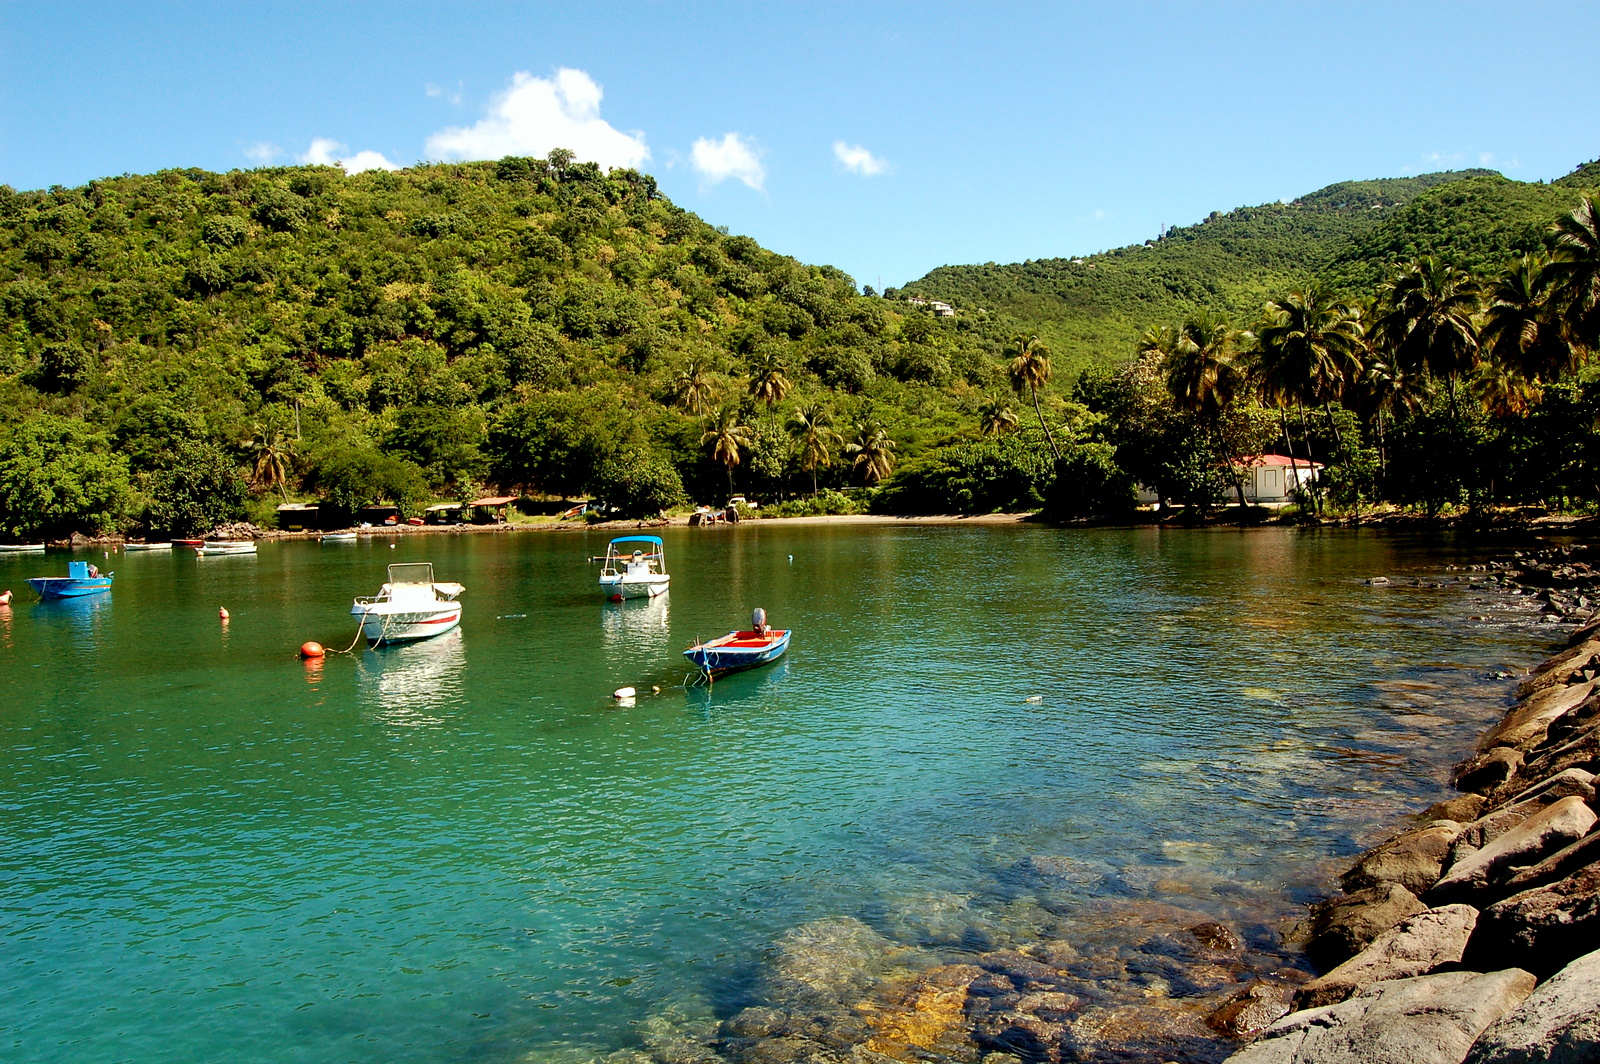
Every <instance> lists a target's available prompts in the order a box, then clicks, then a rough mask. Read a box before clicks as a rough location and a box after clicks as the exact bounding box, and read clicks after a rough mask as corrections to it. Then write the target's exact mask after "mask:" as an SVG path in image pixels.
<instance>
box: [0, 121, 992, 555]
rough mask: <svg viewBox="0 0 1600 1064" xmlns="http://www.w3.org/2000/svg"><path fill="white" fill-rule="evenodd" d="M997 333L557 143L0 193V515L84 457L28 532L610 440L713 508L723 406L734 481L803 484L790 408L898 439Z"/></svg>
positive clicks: (408, 487)
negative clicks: (188, 495) (95, 482)
mask: <svg viewBox="0 0 1600 1064" xmlns="http://www.w3.org/2000/svg"><path fill="white" fill-rule="evenodd" d="M1004 340H1005V338H1004V337H1003V336H1000V335H998V334H992V333H991V331H989V330H987V328H986V326H985V325H984V324H983V323H981V322H975V321H973V320H971V319H963V320H959V321H952V320H949V319H941V318H938V317H937V316H935V315H934V314H932V313H931V312H929V311H927V310H925V309H920V308H917V307H914V306H911V305H909V304H904V303H901V304H891V303H890V302H889V301H887V300H884V299H880V298H872V297H867V296H863V295H862V294H861V293H859V292H858V291H857V290H856V288H855V285H854V283H853V282H852V281H851V279H850V278H849V277H847V276H845V275H844V274H843V273H841V272H840V271H838V270H836V269H833V268H831V267H827V266H808V265H804V264H802V263H799V262H796V261H795V260H794V259H791V258H788V257H785V256H783V255H779V254H775V253H773V252H770V251H768V250H766V249H764V248H762V247H761V246H760V245H758V244H757V243H756V242H755V241H754V240H752V239H750V238H748V237H741V236H730V235H728V234H727V233H726V232H725V231H720V230H718V229H715V228H713V227H712V226H710V225H708V224H706V223H705V222H704V221H702V220H701V219H699V218H698V217H696V216H695V215H693V214H691V213H688V212H686V211H684V210H681V209H680V208H678V207H676V206H674V205H673V204H672V203H670V202H669V201H667V200H666V199H665V198H663V197H662V196H661V195H660V194H659V192H658V191H657V189H656V187H655V182H654V180H653V179H651V178H650V177H648V176H646V175H642V174H639V173H635V172H633V171H623V170H613V171H611V172H610V173H609V174H606V173H602V172H601V171H600V170H599V169H598V168H597V167H595V166H594V165H593V164H584V163H573V162H572V161H571V160H570V158H568V157H567V153H563V152H555V153H552V157H551V159H550V160H542V159H523V158H509V159H505V160H501V161H500V162H498V163H492V162H491V163H477V164H459V165H433V166H419V167H416V168H414V169H410V170H407V171H403V172H398V173H386V172H381V171H374V172H368V173H361V174H355V175H350V176H346V175H345V174H344V173H343V171H341V170H339V169H335V168H327V167H297V168H281V169H263V170H255V171H248V172H239V171H235V172H231V173H208V172H205V171H202V170H169V171H164V172H161V173H157V174H153V175H149V176H124V177H118V178H111V179H107V180H102V181H95V182H92V183H90V184H89V185H87V186H84V187H81V188H61V187H56V188H52V189H50V190H48V191H37V192H18V191H15V190H13V189H10V188H7V187H3V186H0V442H4V441H5V440H6V439H9V440H10V442H11V447H10V450H9V452H4V448H0V452H4V453H0V523H4V521H9V522H10V524H11V526H12V527H13V528H14V529H21V526H20V525H18V523H17V522H18V521H21V520H23V518H21V517H18V516H17V515H18V514H23V513H25V512H26V511H28V509H29V507H30V506H46V508H48V506H54V505H56V504H57V503H60V504H61V505H62V506H66V503H64V502H61V501H60V500H59V499H56V498H55V496H54V495H50V498H49V499H46V497H45V496H46V495H49V494H50V492H52V491H54V490H55V489H53V488H50V487H49V485H48V484H47V483H46V481H48V480H49V478H50V477H56V478H57V479H58V480H59V479H60V478H62V477H67V473H66V472H65V471H66V470H68V469H75V468H78V466H81V465H83V461H87V459H84V460H83V461H79V458H78V457H72V456H80V457H81V456H82V455H94V456H103V457H104V458H105V461H106V462H107V463H109V464H110V465H113V466H115V465H118V464H119V463H121V464H122V465H124V466H125V467H126V468H125V474H126V475H125V476H123V477H122V478H121V482H119V483H120V486H119V487H118V488H117V490H116V491H115V492H112V494H113V495H115V496H116V497H115V498H111V497H108V498H106V499H104V500H101V501H98V502H96V501H93V500H91V501H89V502H82V503H81V504H79V505H78V510H79V516H78V517H75V518H72V519H70V520H69V519H68V518H66V517H63V518H62V521H61V522H58V523H57V524H55V525H51V524H50V522H49V521H46V522H45V525H43V526H40V527H38V528H32V529H26V530H24V531H29V532H30V534H33V533H37V534H43V533H44V532H48V531H51V530H52V529H54V530H60V529H61V528H65V527H67V526H68V525H72V527H83V526H85V525H89V526H96V525H98V526H102V527H104V526H107V525H109V524H116V523H119V522H120V523H127V522H128V521H133V522H135V524H137V523H139V522H141V521H142V522H143V523H145V524H147V525H149V526H150V527H152V528H155V527H158V526H161V525H163V524H164V523H170V524H177V523H185V522H187V523H196V522H198V521H200V520H201V517H200V516H193V517H192V518H184V517H183V516H182V513H180V511H182V508H183V507H184V506H189V505H191V504H194V505H198V503H195V502H194V500H187V501H185V500H183V499H175V495H176V494H179V493H180V492H179V489H180V488H182V487H183V486H184V485H186V484H191V483H198V482H199V481H200V480H203V479H205V478H206V477H210V478H211V480H213V481H215V482H216V483H218V484H220V483H223V482H227V481H228V478H229V476H230V474H229V472H228V470H231V469H233V468H241V469H245V470H247V471H249V473H250V475H251V479H252V480H253V481H254V486H255V491H256V494H257V495H258V496H259V495H261V494H262V493H263V491H264V490H266V489H273V490H274V491H275V493H276V494H279V495H282V494H284V493H290V494H293V493H297V492H298V493H302V494H304V495H312V494H320V495H322V496H324V497H336V498H342V499H345V500H347V501H350V502H358V501H362V500H363V499H370V498H374V497H377V498H384V497H388V498H398V497H401V496H405V497H406V498H407V500H408V501H412V502H414V501H415V500H416V499H418V498H424V497H426V496H427V495H429V494H430V493H431V494H435V495H443V496H445V497H450V496H452V495H457V494H462V493H469V492H471V491H473V490H476V486H478V485H483V484H485V483H488V484H494V485H497V486H499V487H502V488H507V489H511V488H523V489H527V490H530V491H546V492H551V493H566V492H573V493H576V492H583V491H586V490H593V489H594V487H595V484H596V482H597V480H598V479H599V478H600V473H601V471H602V469H603V468H604V467H605V466H606V463H607V462H608V461H610V460H612V459H619V458H621V457H624V456H626V457H627V458H628V459H629V461H628V463H627V466H628V468H630V469H633V470H638V469H646V470H655V471H656V472H658V473H661V474H662V476H661V477H657V478H656V479H657V481H658V482H660V481H662V480H663V478H664V480H665V481H666V482H675V481H676V480H678V479H681V480H682V481H683V482H684V484H685V485H686V486H687V488H688V491H689V494H690V495H692V496H695V497H698V498H701V499H705V500H708V501H709V500H711V499H713V498H714V497H716V496H717V495H719V494H723V493H725V492H726V491H727V486H728V485H727V480H728V471H727V470H726V469H724V468H723V467H722V465H720V464H718V463H717V462H715V461H714V460H713V459H712V458H710V457H708V450H707V448H706V447H704V446H702V444H701V435H702V432H703V431H704V429H705V425H706V419H707V418H708V417H710V416H712V415H714V414H715V413H717V412H718V411H719V410H721V409H722V408H723V407H724V406H725V405H728V404H732V405H733V407H734V408H735V409H734V416H735V418H736V420H735V421H734V427H736V428H739V429H740V431H741V432H743V433H744V434H745V437H746V438H745V439H744V442H743V443H742V444H741V445H740V447H739V458H740V462H739V466H738V468H737V469H736V470H735V471H734V472H735V474H736V477H735V479H736V482H737V483H738V484H739V485H740V486H743V485H745V484H750V485H752V486H754V485H759V486H760V488H761V489H762V490H763V491H774V490H778V489H779V488H781V487H783V486H785V483H786V482H785V478H788V479H789V480H790V481H792V482H793V486H798V484H799V482H800V480H801V479H802V476H801V475H800V474H799V473H798V472H797V471H796V470H795V468H794V459H793V456H792V454H791V444H790V438H789V435H788V433H787V431H786V428H785V424H784V419H785V418H787V416H788V415H789V413H790V411H791V410H792V409H793V408H795V407H796V406H797V405H800V404H805V403H812V404H817V403H820V404H821V405H822V406H823V408H824V414H825V416H826V417H829V418H831V419H832V420H833V421H834V423H835V424H836V425H837V426H838V430H839V431H840V432H842V433H848V432H849V431H851V430H853V429H854V428H856V427H857V426H859V425H867V426H868V427H874V426H882V427H884V428H886V429H887V431H888V433H889V434H890V436H892V438H893V439H895V440H896V441H898V444H899V447H900V453H901V455H902V456H903V455H905V454H907V453H915V452H916V450H917V449H918V448H919V447H920V446H921V445H922V442H923V441H925V440H929V439H933V438H937V437H941V436H944V435H947V434H949V433H950V432H953V431H956V430H957V429H958V428H965V427H966V426H967V425H968V424H969V423H970V422H971V421H972V418H973V412H974V411H975V409H976V407H977V405H978V403H979V402H980V401H981V399H982V394H981V391H982V389H984V388H990V387H995V386H999V387H1003V386H1004V384H1003V379H1002V375H1001V374H1000V371H999V369H998V364H999V357H1000V354H1001V347H1002V345H1003V343H1004ZM763 381H764V382H767V383H768V384H770V385H771V387H769V388H767V389H766V391H765V392H763V394H762V395H761V397H759V398H758V397H757V396H755V395H752V392H753V391H756V390H758V389H757V388H755V387H753V385H754V384H758V383H760V382H763ZM768 400H772V401H768ZM45 437H48V440H46V441H45V442H40V441H41V439H44V438H45ZM17 441H22V442H20V443H19V442H17ZM180 451H181V452H183V453H181V454H179V453H178V452H180ZM57 453H60V454H62V455H66V456H68V457H66V458H63V459H62V462H64V463H65V464H63V465H61V466H60V468H59V469H57V470H56V471H55V472H48V471H47V472H45V473H40V474H39V475H38V476H36V477H35V478H34V481H29V482H28V483H27V484H22V480H26V477H23V474H22V473H20V472H19V473H17V476H16V477H13V478H12V479H11V480H9V481H8V480H7V479H6V478H7V476H8V475H9V474H8V473H7V462H8V461H10V462H11V463H12V466H13V467H14V468H13V469H12V472H16V470H20V469H24V467H27V466H28V465H29V463H30V462H32V463H33V464H38V463H39V462H42V461H46V459H47V458H48V456H49V455H52V454H57ZM8 454H9V455H10V458H8V457H7V455H8ZM834 455H835V457H837V455H838V448H837V447H835V448H834ZM97 460H98V459H97ZM74 463H77V464H76V465H74ZM174 463H177V465H174ZM90 464H92V463H90ZM830 475H831V476H833V477H834V478H835V480H836V482H837V481H838V480H839V478H840V477H841V476H842V475H841V474H839V473H837V472H835V473H832V474H830V473H829V471H828V470H827V469H824V471H823V474H822V478H823V482H824V483H826V482H827V481H828V479H829V477H830ZM18 478H22V479H21V480H19V479H18ZM112 479H113V480H116V479H117V477H112ZM804 479H806V480H809V478H808V477H807V478H804ZM6 484H11V485H12V487H11V488H7V487H5V485H6ZM18 484H22V486H21V487H18V486H17V485H18ZM30 485H31V486H30ZM611 487H612V488H613V489H614V490H618V491H620V490H621V489H620V488H617V486H616V485H614V484H613V485H611ZM668 487H669V488H670V487H671V483H668ZM107 490H110V489H107ZM6 491H11V492H12V494H11V495H10V496H6V495H5V494H4V493H5V492H6ZM63 491H64V493H65V494H70V493H71V489H63ZM30 492H31V493H32V494H30ZM18 493H20V494H18ZM41 493H43V494H41ZM56 494H62V492H57V493H56ZM204 494H205V495H206V497H207V498H210V496H211V495H213V494H215V492H208V493H204ZM668 494H671V491H670V490H669V491H668ZM164 496H165V497H168V501H166V502H163V501H162V499H163V497H164ZM52 500H53V501H52ZM261 501H262V502H263V505H262V506H260V507H257V509H256V512H258V513H264V512H267V509H268V508H267V507H265V505H264V502H266V501H270V500H261ZM235 505H237V504H235ZM97 507H98V509H97ZM175 507H176V509H174V508H175ZM112 511H115V512H116V514H115V519H114V520H113V519H112V518H110V517H106V516H105V515H106V514H111V513H112ZM185 512H186V511H185ZM8 513H9V514H10V515H11V516H10V517H9V518H8V517H7V514H8ZM83 513H90V514H91V517H90V518H85V517H83V516H82V515H83ZM96 515H98V516H96ZM130 515H131V516H130ZM141 515H142V516H141ZM102 518H105V519H103V520H102ZM46 526H48V527H46ZM13 534H20V531H18V532H14V533H13Z"/></svg>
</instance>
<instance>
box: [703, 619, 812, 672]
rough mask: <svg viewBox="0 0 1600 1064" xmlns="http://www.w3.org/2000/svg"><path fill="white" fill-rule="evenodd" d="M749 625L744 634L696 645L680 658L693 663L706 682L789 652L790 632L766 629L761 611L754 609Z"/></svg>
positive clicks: (765, 620)
mask: <svg viewBox="0 0 1600 1064" xmlns="http://www.w3.org/2000/svg"><path fill="white" fill-rule="evenodd" d="M753 622H754V623H753V624H752V625H751V627H750V629H749V630H747V631H743V632H729V633H728V634H727V635H725V636H723V637H722V638H720V639H712V640H710V641H708V642H705V643H696V644H695V645H694V646H692V647H690V648H689V649H688V650H685V651H684V652H683V656H684V657H686V658H688V659H689V660H690V661H692V662H694V664H695V665H696V666H697V667H698V668H699V669H700V672H701V674H702V675H704V676H705V677H706V679H708V680H710V679H715V678H716V677H718V676H722V675H724V674H726V673H730V672H738V671H740V670H741V669H753V668H755V667H756V666H758V665H766V664H768V663H770V662H774V661H777V660H778V659H779V658H781V657H783V652H784V651H785V650H788V649H789V635H790V630H789V629H777V628H772V627H769V626H768V624H767V613H766V611H765V610H759V609H758V610H756V611H755V617H754V618H753Z"/></svg>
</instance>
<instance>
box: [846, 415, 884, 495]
mask: <svg viewBox="0 0 1600 1064" xmlns="http://www.w3.org/2000/svg"><path fill="white" fill-rule="evenodd" d="M844 452H845V454H847V455H850V456H851V457H852V458H854V459H855V461H854V462H853V464H852V468H854V469H859V470H861V477H862V479H863V480H864V481H865V482H866V483H867V484H868V485H869V486H870V485H873V484H878V483H881V482H882V481H883V479H884V478H885V477H887V476H888V475H889V474H890V472H892V471H893V470H894V441H893V440H891V439H890V438H889V433H888V430H886V429H885V428H884V427H883V426H882V425H880V424H879V423H878V422H876V421H863V422H861V423H860V424H858V425H856V437H855V439H853V440H851V441H850V442H849V443H848V444H846V445H845V449H844Z"/></svg>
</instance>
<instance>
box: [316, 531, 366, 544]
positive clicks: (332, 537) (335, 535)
mask: <svg viewBox="0 0 1600 1064" xmlns="http://www.w3.org/2000/svg"><path fill="white" fill-rule="evenodd" d="M358 538H359V537H358V536H357V535H356V534H355V533H354V532H329V533H328V534H327V535H325V536H321V537H320V538H319V539H318V542H319V543H354V542H355V541H356V540H357V539H358Z"/></svg>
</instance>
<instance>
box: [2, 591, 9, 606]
mask: <svg viewBox="0 0 1600 1064" xmlns="http://www.w3.org/2000/svg"><path fill="white" fill-rule="evenodd" d="M9 605H11V592H9V591H0V606H9Z"/></svg>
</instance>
